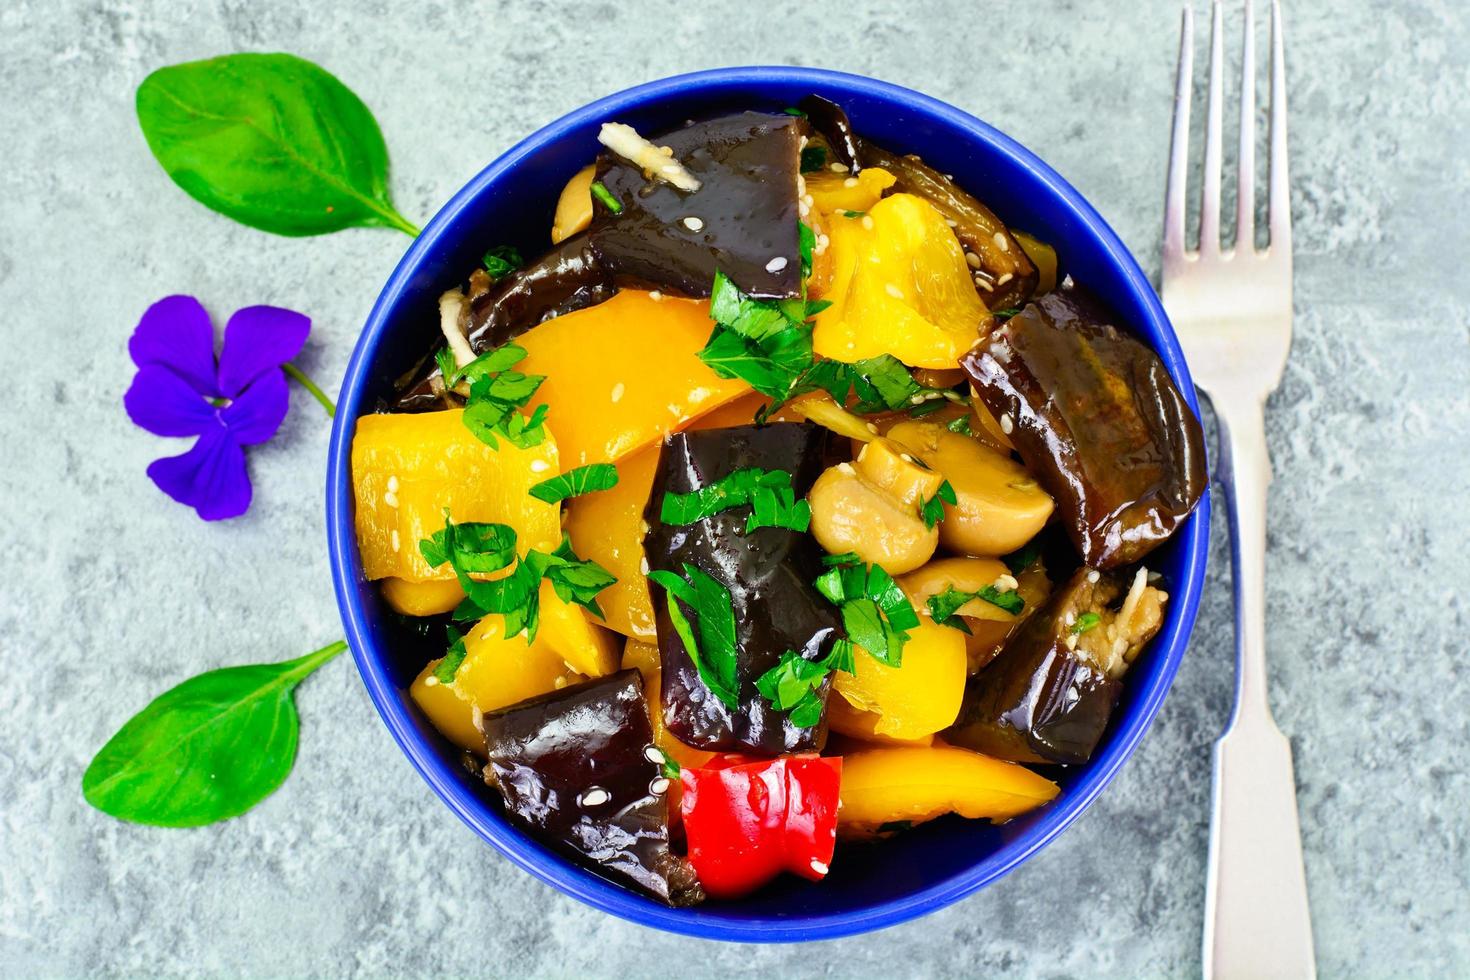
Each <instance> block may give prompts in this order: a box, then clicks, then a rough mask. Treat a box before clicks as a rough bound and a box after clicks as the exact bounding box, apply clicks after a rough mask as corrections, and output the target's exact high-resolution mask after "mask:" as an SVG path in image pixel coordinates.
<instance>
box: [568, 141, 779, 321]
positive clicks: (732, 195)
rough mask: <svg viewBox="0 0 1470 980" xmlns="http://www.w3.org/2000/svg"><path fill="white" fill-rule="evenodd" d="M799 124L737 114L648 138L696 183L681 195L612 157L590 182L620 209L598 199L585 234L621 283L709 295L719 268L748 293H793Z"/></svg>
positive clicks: (767, 296)
mask: <svg viewBox="0 0 1470 980" xmlns="http://www.w3.org/2000/svg"><path fill="white" fill-rule="evenodd" d="M806 132H807V124H806V120H805V119H802V118H800V117H797V116H789V115H785V114H775V115H772V114H770V113H763V112H741V113H736V114H734V115H729V116H720V117H718V118H716V119H710V120H708V121H706V122H696V123H692V124H690V125H688V126H685V127H683V128H681V129H676V130H673V131H671V132H667V133H662V134H659V135H656V136H652V137H650V139H651V141H652V142H653V143H655V144H656V145H658V146H667V147H669V148H671V149H672V150H673V158H674V159H677V160H678V161H679V162H680V163H682V164H683V165H684V167H685V169H687V170H688V171H689V172H690V173H691V174H692V175H693V176H694V177H695V178H697V179H698V180H699V181H700V187H699V189H698V190H696V191H692V192H688V191H681V190H679V189H677V188H675V187H674V186H673V185H671V184H667V183H665V182H663V181H661V180H652V179H649V178H648V177H646V176H645V175H644V173H643V171H642V170H641V169H640V168H639V167H637V166H636V165H634V164H631V163H629V162H628V161H626V160H623V159H622V158H621V157H616V156H613V155H612V154H610V153H603V154H602V155H600V156H599V157H598V158H597V179H598V180H600V181H601V182H602V184H603V186H605V187H606V188H607V189H608V191H609V192H611V193H612V195H613V197H615V198H616V199H617V200H618V202H619V203H620V204H621V205H622V210H621V211H619V212H617V213H614V212H612V211H611V210H609V208H608V207H607V205H606V204H605V203H604V202H602V201H601V200H599V199H597V198H596V197H594V198H593V204H592V225H591V227H590V228H589V229H588V232H587V233H588V235H589V236H591V239H592V241H593V242H594V244H595V247H596V249H597V252H598V254H599V256H600V258H601V261H602V264H603V267H604V268H605V269H606V270H607V271H608V272H609V273H610V274H611V275H612V276H613V277H614V278H615V279H616V280H617V282H618V284H619V285H630V286H639V287H641V288H644V289H657V290H661V291H663V292H668V293H671V294H674V295H677V296H688V297H696V298H697V297H704V296H708V295H709V294H710V286H711V285H712V284H713V282H714V278H715V270H716V269H718V270H720V271H721V272H723V273H724V274H725V275H726V276H728V277H729V278H730V281H731V282H733V283H734V284H735V285H736V286H738V287H740V290H741V291H742V292H744V293H746V294H747V295H749V296H755V297H759V298H762V299H790V298H791V297H794V296H800V295H801V257H800V252H799V245H798V239H797V222H798V221H799V220H800V216H799V214H798V209H797V201H796V178H797V175H798V173H799V171H800V168H801V138H802V137H803V136H804V135H806Z"/></svg>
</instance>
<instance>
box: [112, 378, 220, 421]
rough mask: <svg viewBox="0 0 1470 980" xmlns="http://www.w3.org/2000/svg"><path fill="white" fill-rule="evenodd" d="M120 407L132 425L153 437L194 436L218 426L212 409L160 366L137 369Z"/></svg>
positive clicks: (190, 388) (201, 397)
mask: <svg viewBox="0 0 1470 980" xmlns="http://www.w3.org/2000/svg"><path fill="white" fill-rule="evenodd" d="M123 407H124V408H126V409H127V410H128V418H130V419H132V420H133V424H134V425H136V426H138V427H139V428H142V429H146V430H147V431H149V432H151V433H153V434H154V435H156V436H197V435H200V434H202V433H203V432H204V431H205V430H207V429H209V428H211V427H218V426H219V425H220V419H219V416H218V415H217V414H216V411H215V407H214V406H213V405H211V404H209V402H207V401H205V400H204V397H203V396H202V395H200V394H199V392H197V391H195V390H194V389H193V388H192V387H190V385H189V382H187V381H185V380H184V379H183V378H181V377H179V376H178V375H177V374H175V373H174V372H173V371H171V370H169V369H168V368H166V367H164V366H163V365H161V364H149V365H147V366H146V367H143V368H139V370H138V373H137V374H136V375H134V376H133V384H132V386H131V387H129V388H128V391H127V394H125V395H123Z"/></svg>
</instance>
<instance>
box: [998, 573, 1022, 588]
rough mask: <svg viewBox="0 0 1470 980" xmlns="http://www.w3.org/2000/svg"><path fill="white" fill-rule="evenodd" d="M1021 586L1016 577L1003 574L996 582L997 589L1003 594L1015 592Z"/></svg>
mask: <svg viewBox="0 0 1470 980" xmlns="http://www.w3.org/2000/svg"><path fill="white" fill-rule="evenodd" d="M1020 584H1021V583H1020V582H1017V581H1016V577H1015V576H1014V575H1006V574H1001V575H999V576H997V577H996V580H995V587H996V588H997V589H999V590H1000V591H1002V592H1014V591H1016V588H1017V587H1018V586H1019V585H1020Z"/></svg>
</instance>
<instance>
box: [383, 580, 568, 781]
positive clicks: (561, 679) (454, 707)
mask: <svg viewBox="0 0 1470 980" xmlns="http://www.w3.org/2000/svg"><path fill="white" fill-rule="evenodd" d="M548 592H550V587H549V586H543V587H542V590H541V598H542V602H543V609H542V616H543V617H545V616H546V614H547V612H548V611H550V610H549V609H548V608H547V606H549V605H550V604H549V603H546V598H547V593H548ZM551 598H552V599H553V600H555V599H556V597H555V595H554V594H553V595H552V596H551ZM574 611H575V610H574ZM545 625H546V624H545V623H544V622H543V624H542V626H543V632H544V631H545V630H544V628H545ZM464 646H465V658H464V660H463V662H461V663H460V665H459V669H458V670H457V671H456V672H455V674H454V682H453V683H452V684H444V683H441V682H440V681H439V679H438V678H437V677H435V676H434V671H435V670H437V669H438V667H439V664H440V663H441V661H440V660H433V661H430V662H429V665H428V666H427V667H425V668H424V669H423V671H422V672H421V673H420V674H419V676H418V678H417V679H415V680H414V682H413V684H412V686H410V687H409V695H410V696H411V697H412V698H413V699H414V701H415V702H416V703H417V704H418V706H419V707H420V708H421V709H423V712H424V714H426V715H428V716H429V721H431V722H432V723H433V725H434V727H435V728H437V729H439V732H440V733H441V734H442V735H443V736H444V737H445V738H447V739H449V740H450V741H451V742H453V743H454V744H455V745H458V746H459V747H460V748H463V749H468V750H470V751H472V752H478V753H481V754H483V753H484V751H485V736H484V734H483V733H482V732H481V731H480V716H481V715H483V714H484V713H485V712H487V711H493V710H495V709H496V708H503V707H505V706H506V705H508V704H515V703H516V702H517V701H524V700H525V699H526V698H532V697H535V696H536V695H538V694H545V693H546V692H548V691H554V690H557V689H558V688H562V687H565V686H567V685H568V684H574V683H576V682H577V680H578V675H577V673H576V672H575V671H573V670H572V669H571V668H570V667H568V666H567V659H568V658H567V655H566V651H565V650H563V649H558V648H557V647H556V646H553V645H552V643H551V642H549V637H547V636H542V635H541V634H540V633H538V634H537V636H536V640H535V642H533V643H530V644H527V643H526V636H525V634H524V633H519V634H517V635H515V636H510V637H508V636H506V635H505V618H504V617H503V616H500V615H498V614H491V615H489V616H486V617H485V618H484V619H482V620H480V621H479V622H478V623H475V624H474V625H473V626H471V627H470V629H469V631H468V632H467V633H465V637H464Z"/></svg>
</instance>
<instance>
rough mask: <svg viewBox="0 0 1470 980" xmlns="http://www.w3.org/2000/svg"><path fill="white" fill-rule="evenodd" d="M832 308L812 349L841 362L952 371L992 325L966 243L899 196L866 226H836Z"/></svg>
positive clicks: (933, 213)
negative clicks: (886, 359) (891, 361)
mask: <svg viewBox="0 0 1470 980" xmlns="http://www.w3.org/2000/svg"><path fill="white" fill-rule="evenodd" d="M829 236H830V238H831V243H830V244H829V245H828V248H829V249H831V250H832V253H833V254H832V266H833V270H832V285H831V287H830V288H829V289H828V290H827V293H826V295H825V297H824V298H825V299H828V300H831V302H832V305H831V306H830V307H828V308H827V309H825V310H823V311H822V312H821V313H819V314H817V321H816V328H815V332H814V333H813V335H812V340H813V346H814V348H815V350H816V352H817V353H818V354H821V355H822V356H823V357H828V358H833V359H836V360H840V361H856V360H860V359H862V358H868V357H877V356H878V355H880V354H892V355H893V356H894V357H896V358H898V359H899V360H900V361H902V362H903V363H905V364H907V365H909V366H910V367H923V368H952V367H954V366H955V363H956V362H957V361H958V360H959V358H960V355H962V354H964V353H965V352H966V351H968V350H969V349H970V348H971V347H973V346H974V344H975V341H976V340H978V339H979V337H980V332H981V329H982V328H983V327H986V326H987V325H988V324H989V322H990V313H989V311H988V310H987V309H986V308H985V304H984V303H982V302H981V301H980V297H979V296H978V295H977V294H976V292H975V286H974V283H973V282H972V281H971V279H970V267H969V266H968V265H966V263H965V255H964V251H963V250H962V249H961V248H960V243H959V239H957V238H956V237H955V234H954V231H953V230H951V229H950V227H949V225H948V224H947V223H946V222H945V220H944V216H943V215H941V214H940V213H939V212H938V211H937V210H935V209H934V206H933V205H931V204H929V202H927V201H925V200H924V199H923V198H920V197H916V196H915V195H913V194H894V195H892V196H891V197H886V198H884V199H883V200H881V201H879V202H878V203H877V204H875V205H873V207H872V208H871V210H869V212H868V214H867V215H866V216H864V217H862V218H858V219H852V218H840V217H839V218H834V219H833V220H832V221H831V223H830V231H829Z"/></svg>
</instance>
